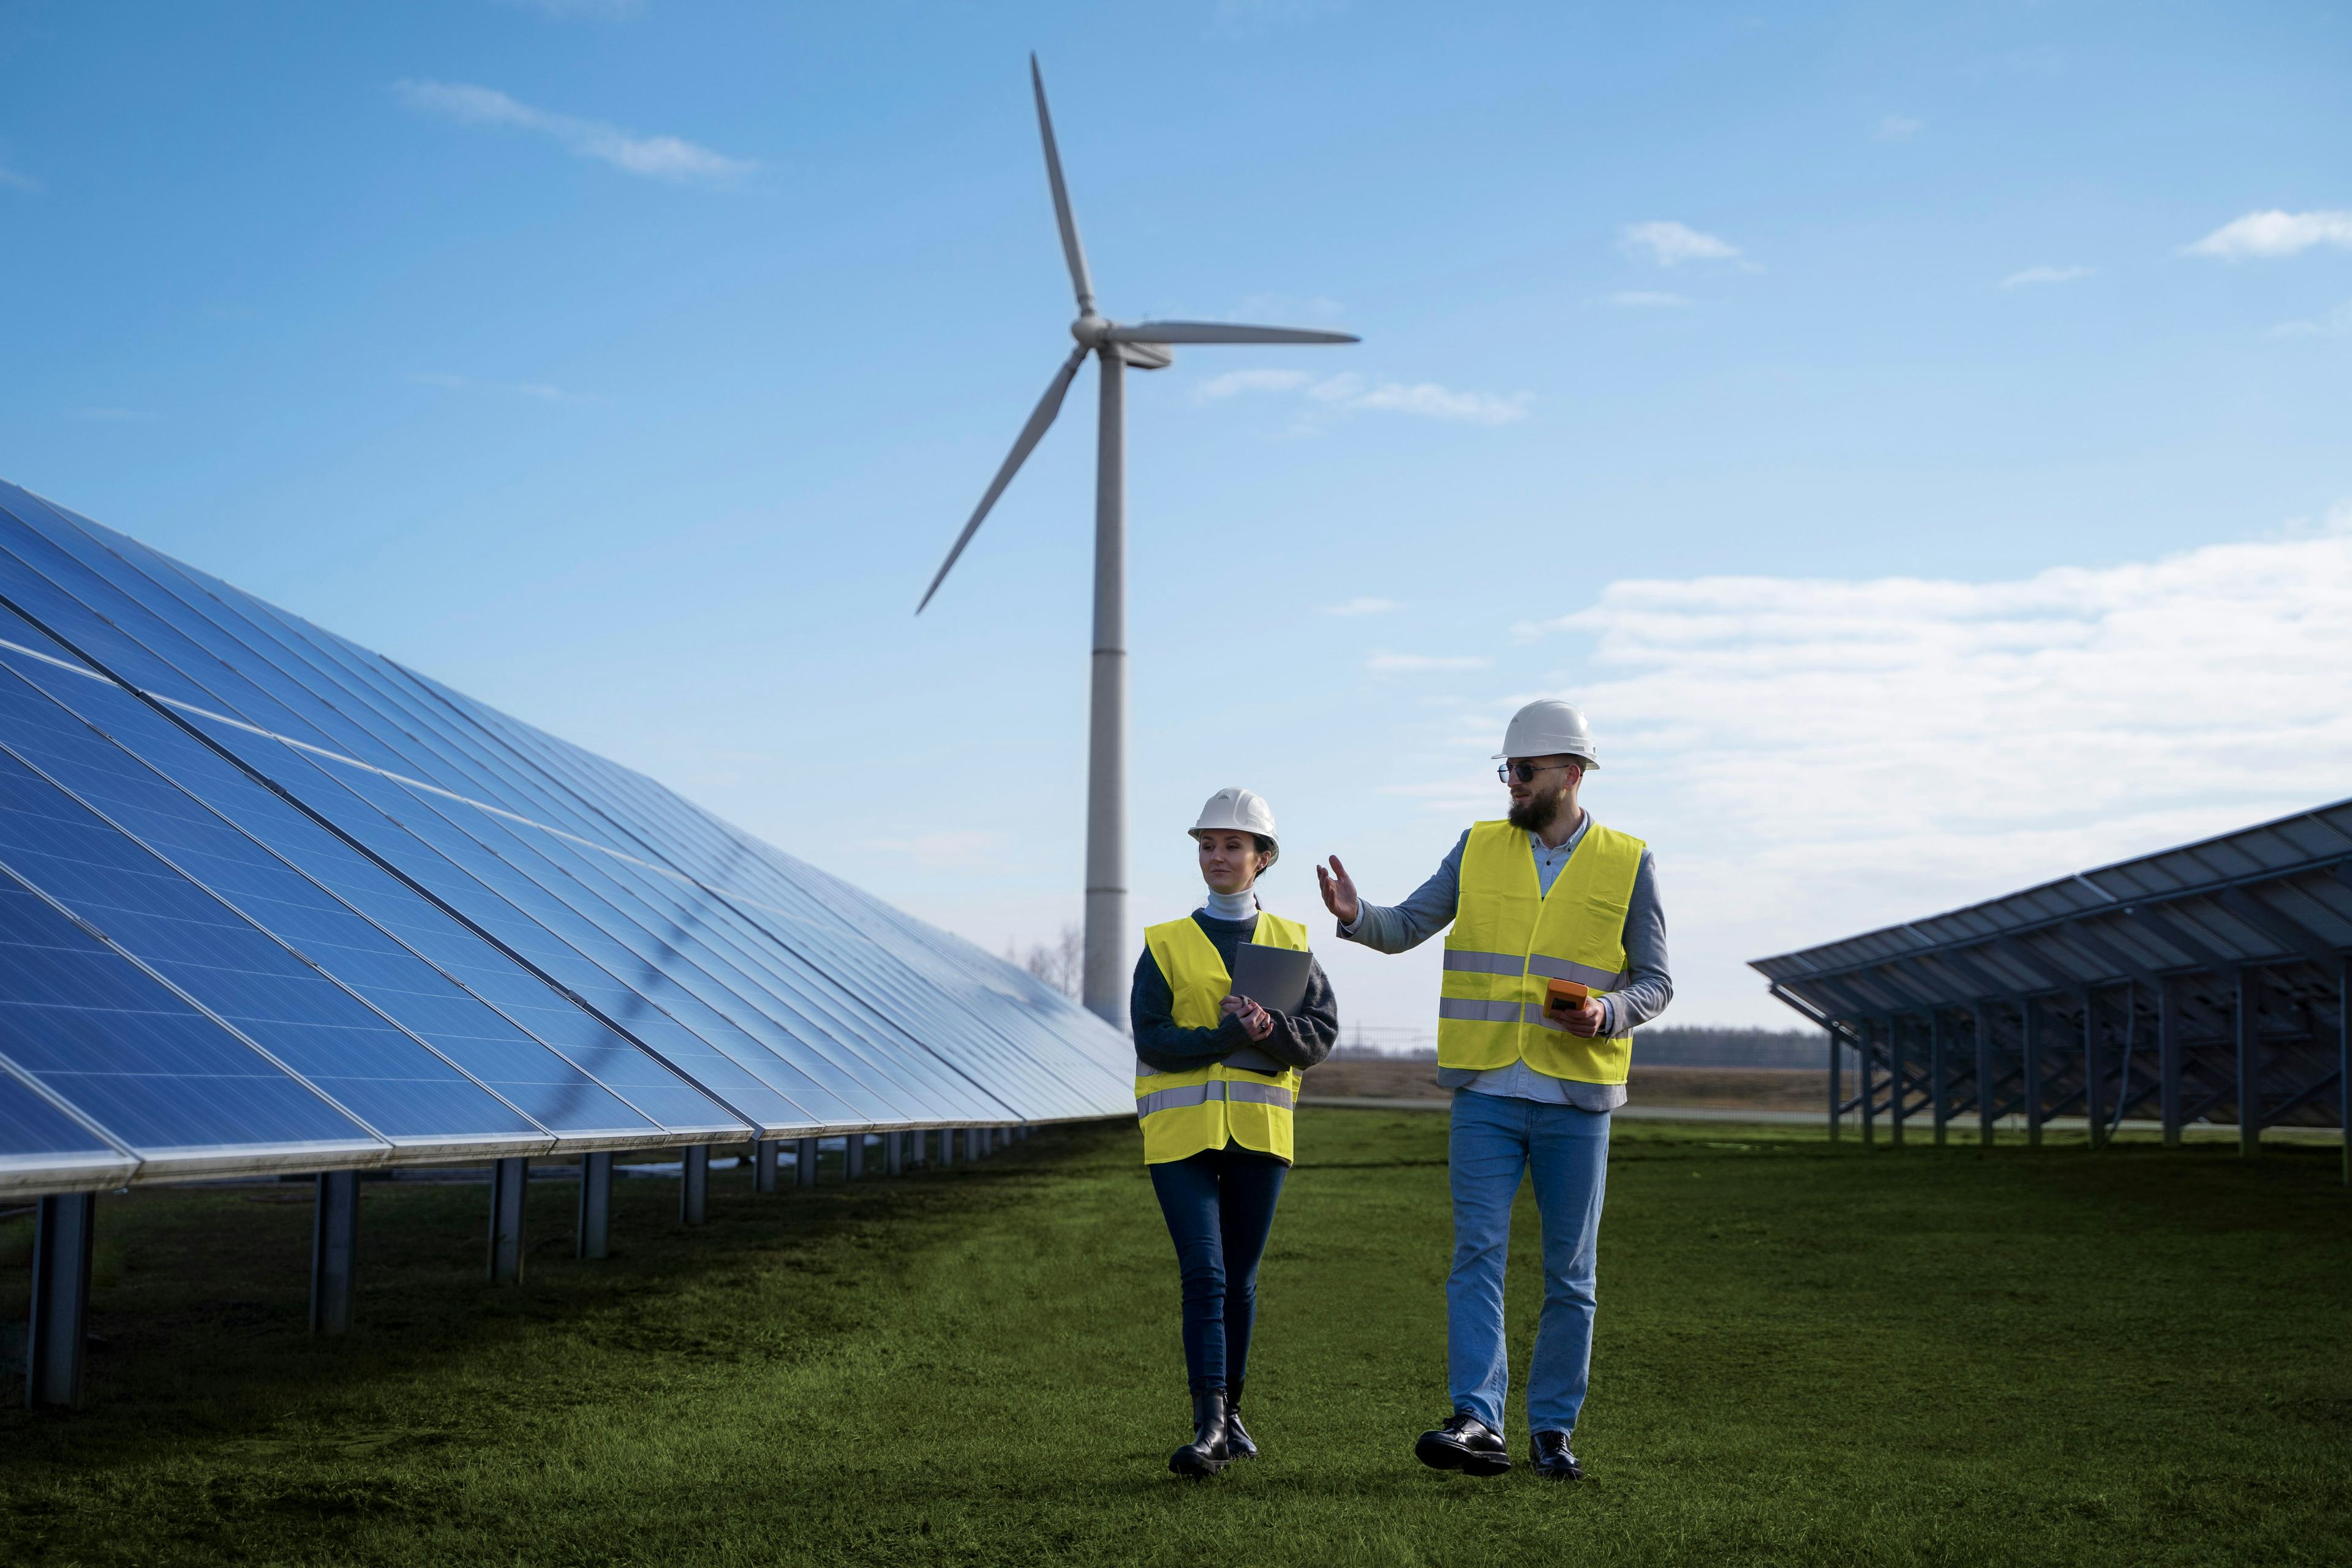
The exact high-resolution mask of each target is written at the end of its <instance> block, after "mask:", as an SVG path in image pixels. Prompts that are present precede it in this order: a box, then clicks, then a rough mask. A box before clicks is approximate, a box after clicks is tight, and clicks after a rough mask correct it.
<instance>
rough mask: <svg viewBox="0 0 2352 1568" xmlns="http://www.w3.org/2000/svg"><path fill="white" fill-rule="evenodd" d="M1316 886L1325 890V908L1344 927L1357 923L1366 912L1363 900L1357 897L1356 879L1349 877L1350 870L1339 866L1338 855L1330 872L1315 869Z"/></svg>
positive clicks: (1333, 860) (1320, 868) (1332, 861)
mask: <svg viewBox="0 0 2352 1568" xmlns="http://www.w3.org/2000/svg"><path fill="white" fill-rule="evenodd" d="M1315 885H1316V886H1317V887H1318V888H1320V889H1323V907H1324V908H1325V909H1327V910H1330V911H1331V913H1332V914H1333V915H1335V916H1336V917H1338V919H1339V923H1340V924H1341V925H1343V926H1351V925H1354V924H1355V923H1356V917H1357V916H1358V915H1360V914H1362V913H1363V912H1364V905H1363V900H1360V899H1359V898H1357V897H1356V879H1354V878H1353V877H1350V876H1349V875H1348V868H1346V867H1345V866H1342V865H1340V864H1339V857H1338V856H1337V855H1334V856H1332V857H1331V866H1330V868H1329V869H1328V870H1326V869H1325V868H1322V867H1320V866H1318V867H1316V868H1315Z"/></svg>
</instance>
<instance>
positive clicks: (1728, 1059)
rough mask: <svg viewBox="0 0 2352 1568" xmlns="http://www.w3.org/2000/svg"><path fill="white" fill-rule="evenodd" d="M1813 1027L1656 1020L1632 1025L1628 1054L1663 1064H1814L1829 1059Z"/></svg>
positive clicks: (1654, 1064) (1825, 1044) (1825, 1042)
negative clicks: (1652, 1023) (1644, 1025)
mask: <svg viewBox="0 0 2352 1568" xmlns="http://www.w3.org/2000/svg"><path fill="white" fill-rule="evenodd" d="M1829 1059H1830V1041H1829V1037H1828V1036H1827V1035H1824V1034H1822V1032H1821V1031H1820V1030H1818V1029H1710V1028H1707V1027H1706V1026H1703V1025H1689V1026H1682V1025H1674V1024H1661V1025H1658V1026H1656V1027H1654V1028H1648V1029H1636V1030H1635V1031H1633V1060H1634V1061H1635V1062H1636V1063H1641V1062H1647V1063H1649V1064H1650V1065H1651V1066H1652V1067H1665V1068H1675V1067H1684V1068H1817V1069H1818V1068H1826V1067H1827V1066H1828V1065H1829Z"/></svg>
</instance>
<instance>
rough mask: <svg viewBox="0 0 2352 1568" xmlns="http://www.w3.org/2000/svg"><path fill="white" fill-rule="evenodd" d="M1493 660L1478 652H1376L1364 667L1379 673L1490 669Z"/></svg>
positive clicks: (1492, 665) (1365, 662) (1493, 665)
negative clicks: (1452, 653)
mask: <svg viewBox="0 0 2352 1568" xmlns="http://www.w3.org/2000/svg"><path fill="white" fill-rule="evenodd" d="M1494 667H1495V661H1494V660H1493V659H1491V658H1485V657H1484V656H1482V655H1478V654H1457V655H1444V654H1427V653H1376V654H1374V655H1372V656H1371V657H1370V658H1367V659H1366V660H1364V668H1366V669H1369V670H1372V671H1374V672H1375V673H1377V674H1381V675H1394V674H1400V673H1405V672H1419V671H1426V670H1463V669H1492V668H1494Z"/></svg>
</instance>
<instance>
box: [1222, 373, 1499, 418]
mask: <svg viewBox="0 0 2352 1568" xmlns="http://www.w3.org/2000/svg"><path fill="white" fill-rule="evenodd" d="M1244 392H1297V393H1301V394H1303V395H1306V396H1307V398H1309V399H1310V400H1312V401H1313V402H1315V403H1317V404H1320V405H1323V406H1325V407H1328V408H1339V409H1374V410H1381V411H1384V412H1388V413H1393V414H1418V415H1421V416H1424V417H1426V418H1431V419H1449V420H1455V421H1459V422H1462V423H1465V424H1471V425H1510V424H1514V423H1516V422H1517V421H1519V420H1521V419H1524V418H1526V417H1527V416H1528V405H1529V403H1530V401H1531V398H1530V397H1529V395H1528V394H1527V393H1524V392H1518V393H1513V394H1511V395H1509V396H1504V395H1500V394H1498V393H1492V392H1456V391H1454V389H1452V388H1451V387H1445V386H1440V385H1438V384H1436V383H1435V382H1433V381H1421V382H1410V383H1408V382H1402V381H1373V380H1370V379H1369V378H1367V377H1365V376H1361V375H1358V374H1356V373H1355V372H1353V371H1347V372H1343V373H1342V374H1339V375H1327V376H1314V375H1309V374H1307V372H1305V371H1303V370H1229V371H1227V372H1225V373H1224V374H1223V375H1217V376H1212V377H1211V378H1210V379H1208V380H1207V381H1204V382H1202V384H1201V385H1200V389H1199V393H1198V395H1200V396H1201V397H1202V398H1222V397H1233V396H1235V395H1239V394H1241V393H1244Z"/></svg>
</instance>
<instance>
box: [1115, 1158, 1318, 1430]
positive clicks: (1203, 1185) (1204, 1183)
mask: <svg viewBox="0 0 2352 1568" xmlns="http://www.w3.org/2000/svg"><path fill="white" fill-rule="evenodd" d="M1148 1169H1150V1172H1151V1188H1152V1191H1154V1192H1156V1193H1158V1194H1160V1213H1161V1214H1162V1215H1165V1216H1166V1217H1167V1220H1168V1234H1169V1235H1170V1236H1171V1237H1173V1238H1174V1239H1175V1242H1176V1261H1177V1264H1178V1266H1179V1267H1180V1268H1181V1270H1182V1273H1183V1279H1184V1369H1185V1371H1186V1372H1187V1373H1190V1374H1191V1376H1192V1392H1193V1393H1195V1394H1199V1393H1201V1392H1202V1391H1203V1390H1205V1389H1211V1388H1227V1387H1230V1386H1232V1385H1233V1384H1237V1383H1239V1382H1241V1380H1242V1377H1243V1375H1244V1373H1246V1372H1247V1371H1248V1370H1249V1342H1250V1325H1251V1324H1252V1323H1254V1322H1255V1321H1257V1260H1258V1258H1260V1257H1262V1256H1264V1254H1265V1238H1266V1234H1267V1233H1268V1232H1269V1231H1271V1230H1273V1228H1274V1205H1275V1204H1276V1200H1278V1199H1279V1198H1280V1197H1281V1196H1282V1178H1283V1177H1284V1176H1285V1175H1286V1174H1287V1173H1288V1172H1289V1170H1290V1167H1289V1166H1288V1165H1287V1164H1286V1163H1283V1162H1282V1161H1280V1160H1277V1159H1276V1158H1275V1157H1274V1156H1273V1155H1271V1154H1260V1153H1256V1152H1253V1151H1251V1150H1248V1149H1244V1148H1243V1147H1241V1146H1240V1145H1239V1144H1236V1143H1228V1144H1226V1145H1225V1146H1224V1147H1223V1148H1222V1149H1204V1150H1202V1152H1200V1153H1198V1154H1194V1155H1192V1157H1191V1158H1189V1159H1183V1160H1170V1161H1166V1162H1164V1163H1160V1164H1157V1165H1152V1166H1150V1167H1148Z"/></svg>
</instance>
